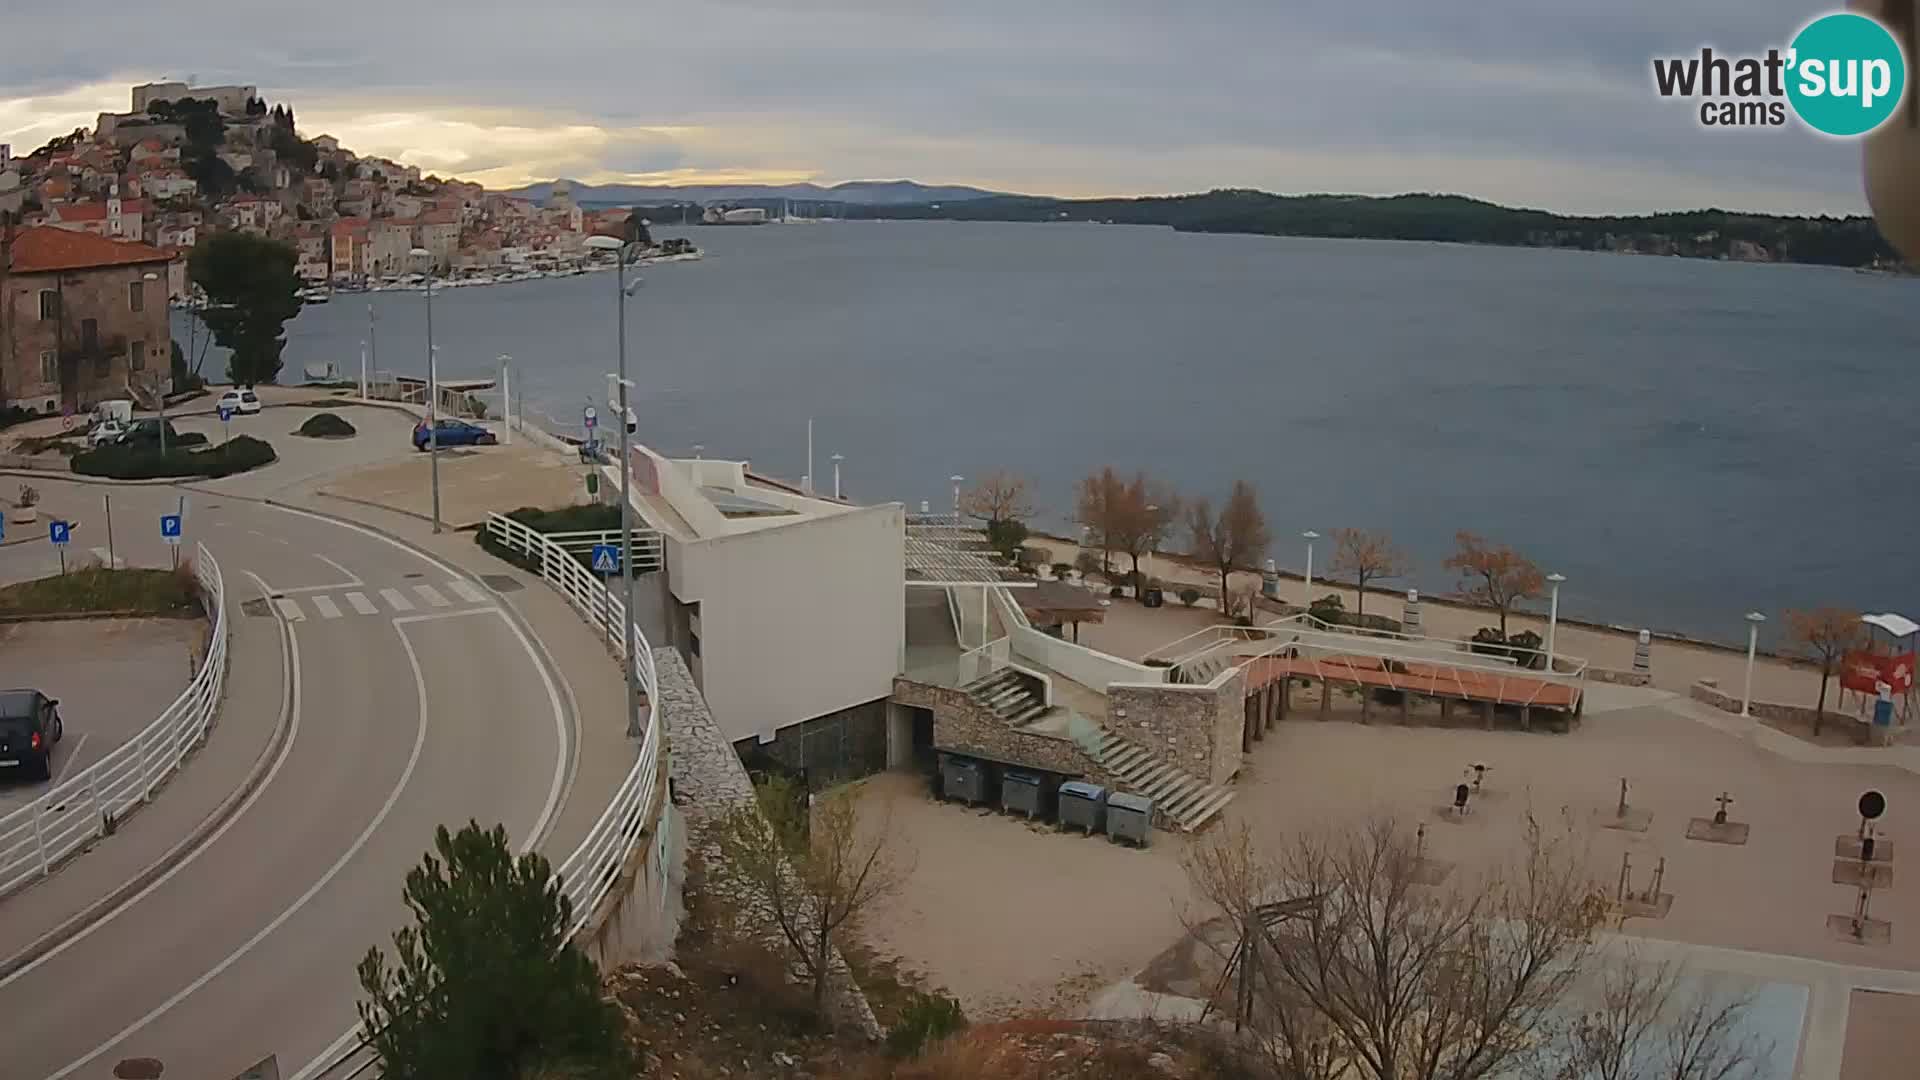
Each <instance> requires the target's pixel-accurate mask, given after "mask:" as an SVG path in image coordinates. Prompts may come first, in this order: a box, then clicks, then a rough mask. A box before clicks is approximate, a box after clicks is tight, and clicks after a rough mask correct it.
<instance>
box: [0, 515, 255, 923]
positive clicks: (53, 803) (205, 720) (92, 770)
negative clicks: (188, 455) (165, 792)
mask: <svg viewBox="0 0 1920 1080" xmlns="http://www.w3.org/2000/svg"><path fill="white" fill-rule="evenodd" d="M193 571H194V576H195V578H196V579H198V581H199V583H200V591H201V598H202V603H203V604H204V606H205V608H206V610H207V611H208V612H209V613H210V614H211V616H212V620H213V632H212V634H211V635H210V636H209V638H208V642H207V655H206V659H205V660H203V661H202V662H201V664H200V669H199V671H197V672H196V673H195V674H194V676H193V681H192V682H189V683H188V684H187V688H186V689H185V690H183V691H181V692H180V696H179V697H177V698H175V699H173V704H171V705H168V706H167V707H166V708H165V709H164V710H162V711H161V713H160V715H159V716H158V717H156V718H155V719H154V721H153V722H152V723H150V724H148V725H147V726H146V727H145V728H144V729H142V730H141V731H140V733H139V734H137V735H135V736H134V737H133V738H132V739H131V740H129V741H128V742H126V743H124V744H122V745H121V746H119V747H118V748H116V749H114V750H113V751H112V752H110V753H108V754H107V755H106V756H105V757H103V758H101V759H100V760H99V761H96V762H94V763H93V764H92V765H89V766H87V767H86V768H84V769H82V770H80V771H79V772H77V773H75V774H73V775H72V776H69V777H67V778H66V779H64V780H62V781H60V782H59V783H57V784H55V785H54V786H53V787H52V788H51V789H49V790H48V791H47V792H46V794H44V795H41V796H39V797H37V798H35V799H34V800H33V801H32V802H31V803H28V804H27V805H26V806H23V807H21V808H20V809H18V810H15V811H14V812H12V813H10V814H8V815H6V816H5V817H0V896H5V895H7V894H8V893H10V892H12V891H14V890H15V889H18V888H21V887H23V886H25V885H27V884H28V883H30V882H33V881H36V880H38V879H40V878H42V877H45V876H46V875H47V874H48V873H50V872H52V870H53V867H54V865H55V864H57V863H59V862H60V860H62V859H64V858H66V857H67V856H69V855H71V854H73V853H74V852H75V851H78V850H80V849H81V848H83V847H85V846H86V845H87V844H88V843H91V842H92V841H93V840H94V839H95V838H96V837H99V836H101V835H103V834H104V833H105V832H106V831H107V829H108V828H110V827H111V826H110V825H109V822H113V823H116V824H117V823H118V822H120V821H122V820H125V818H126V817H127V815H128V814H130V813H132V812H133V811H134V810H136V809H138V808H139V807H140V806H141V805H143V804H144V803H145V802H146V801H147V800H148V799H150V798H151V797H152V796H153V792H154V789H155V788H156V787H158V786H159V785H160V783H161V781H163V780H165V779H166V778H167V777H168V776H169V775H171V774H172V772H173V771H174V770H175V769H176V768H178V767H179V766H180V762H181V761H182V760H183V759H184V758H185V757H186V756H187V755H188V754H189V753H191V752H192V751H193V749H194V747H196V746H198V745H199V744H200V740H201V739H202V738H204V737H205V735H206V733H207V727H208V725H209V724H211V723H212V722H213V714H214V710H215V709H216V708H217V707H218V706H219V703H220V691H221V688H222V686H224V685H225V683H226V675H227V609H226V584H225V581H224V580H223V579H222V578H221V576H220V564H218V563H216V562H214V560H213V556H212V555H211V554H209V553H208V551H207V548H206V545H204V544H201V545H197V546H196V547H195V554H194V562H193Z"/></svg>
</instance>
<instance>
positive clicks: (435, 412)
mask: <svg viewBox="0 0 1920 1080" xmlns="http://www.w3.org/2000/svg"><path fill="white" fill-rule="evenodd" d="M408 254H410V255H412V256H413V257H414V258H416V259H423V260H425V261H426V265H427V280H426V283H425V284H424V285H423V286H422V287H423V288H424V289H425V290H426V293H427V460H428V466H427V468H428V471H429V472H430V473H432V475H433V531H434V532H436V533H437V532H439V531H440V378H439V375H440V365H439V362H438V355H439V353H438V350H436V349H435V348H434V346H433V252H431V251H428V250H427V249H426V248H414V249H413V250H412V251H411V252H409V253H408Z"/></svg>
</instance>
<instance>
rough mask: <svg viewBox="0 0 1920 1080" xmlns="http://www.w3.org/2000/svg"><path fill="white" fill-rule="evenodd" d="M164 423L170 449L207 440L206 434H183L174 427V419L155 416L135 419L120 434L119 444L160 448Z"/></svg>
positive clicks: (151, 448) (150, 448)
mask: <svg viewBox="0 0 1920 1080" xmlns="http://www.w3.org/2000/svg"><path fill="white" fill-rule="evenodd" d="M162 425H165V426H166V429H167V446H168V448H169V449H171V448H173V447H176V446H193V445H196V444H198V443H204V442H206V441H207V437H206V436H205V435H201V434H198V433H196V432H189V433H187V434H186V435H182V434H181V433H180V432H179V431H177V430H176V429H175V428H174V426H173V421H171V420H160V419H157V418H154V417H148V418H146V419H144V420H135V421H134V422H133V426H132V427H129V428H128V429H127V433H126V434H125V435H122V436H120V439H119V441H118V444H117V445H120V446H132V447H141V448H145V449H149V450H153V449H158V448H159V446H160V428H161V426H162Z"/></svg>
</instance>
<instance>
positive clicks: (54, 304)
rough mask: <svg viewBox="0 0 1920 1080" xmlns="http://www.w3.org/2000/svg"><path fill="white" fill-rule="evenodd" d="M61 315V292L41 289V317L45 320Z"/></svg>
mask: <svg viewBox="0 0 1920 1080" xmlns="http://www.w3.org/2000/svg"><path fill="white" fill-rule="evenodd" d="M59 317H60V294H59V293H57V292H55V291H53V290H52V289H41V290H40V318H41V319H42V320H43V321H44V320H51V319H57V318H59Z"/></svg>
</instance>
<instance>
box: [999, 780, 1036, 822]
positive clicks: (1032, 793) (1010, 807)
mask: <svg viewBox="0 0 1920 1080" xmlns="http://www.w3.org/2000/svg"><path fill="white" fill-rule="evenodd" d="M1000 809H1002V810H1005V811H1007V812H1008V813H1012V812H1014V811H1018V812H1020V813H1023V814H1025V815H1027V820H1029V821H1031V820H1033V819H1034V818H1036V817H1040V816H1042V815H1044V814H1045V813H1046V787H1045V785H1044V784H1043V783H1042V781H1041V777H1040V774H1039V773H1037V772H1028V771H1027V770H1025V769H1008V770H1007V771H1006V772H1003V773H1001V774H1000Z"/></svg>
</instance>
